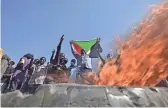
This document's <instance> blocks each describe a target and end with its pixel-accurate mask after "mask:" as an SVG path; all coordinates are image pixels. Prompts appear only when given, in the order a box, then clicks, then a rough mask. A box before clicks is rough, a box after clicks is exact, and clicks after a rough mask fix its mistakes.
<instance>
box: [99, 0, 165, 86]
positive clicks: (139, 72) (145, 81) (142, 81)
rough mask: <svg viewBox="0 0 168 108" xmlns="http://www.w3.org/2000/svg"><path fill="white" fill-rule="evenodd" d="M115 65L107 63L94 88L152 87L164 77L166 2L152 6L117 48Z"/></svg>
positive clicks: (110, 62)
mask: <svg viewBox="0 0 168 108" xmlns="http://www.w3.org/2000/svg"><path fill="white" fill-rule="evenodd" d="M119 52H120V53H119V56H120V58H119V59H118V61H119V64H116V63H114V62H112V61H108V62H107V63H106V64H105V65H104V66H103V68H102V69H101V72H100V75H99V80H98V81H97V83H96V84H98V85H120V86H155V85H156V84H157V83H159V82H160V81H161V80H163V79H165V78H166V77H167V76H168V3H163V4H160V5H158V6H155V7H154V8H153V10H152V12H151V14H150V15H149V16H148V17H147V18H146V19H145V20H143V21H142V22H141V23H140V25H139V27H138V29H137V30H135V31H134V32H133V33H132V34H131V36H130V38H129V40H128V41H126V42H123V43H122V44H121V45H120V48H119Z"/></svg>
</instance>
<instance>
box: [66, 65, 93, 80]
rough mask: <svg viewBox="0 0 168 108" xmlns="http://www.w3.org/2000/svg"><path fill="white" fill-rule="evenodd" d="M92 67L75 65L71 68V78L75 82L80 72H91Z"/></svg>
mask: <svg viewBox="0 0 168 108" xmlns="http://www.w3.org/2000/svg"><path fill="white" fill-rule="evenodd" d="M91 71H92V69H87V68H81V67H75V68H72V69H71V75H70V77H69V79H70V80H71V81H73V82H75V80H76V77H77V75H78V74H79V73H81V72H91Z"/></svg>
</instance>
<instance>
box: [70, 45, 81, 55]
mask: <svg viewBox="0 0 168 108" xmlns="http://www.w3.org/2000/svg"><path fill="white" fill-rule="evenodd" d="M72 45H73V50H74V51H75V52H76V53H77V54H78V55H81V50H82V48H81V47H80V46H79V45H78V44H76V43H75V42H72Z"/></svg>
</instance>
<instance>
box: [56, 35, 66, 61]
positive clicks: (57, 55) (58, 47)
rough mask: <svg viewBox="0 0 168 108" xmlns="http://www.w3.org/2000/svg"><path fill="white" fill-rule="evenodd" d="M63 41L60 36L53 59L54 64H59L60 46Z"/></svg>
mask: <svg viewBox="0 0 168 108" xmlns="http://www.w3.org/2000/svg"><path fill="white" fill-rule="evenodd" d="M63 40H64V35H62V36H61V38H60V42H59V44H58V46H57V52H56V55H55V58H54V61H55V63H54V64H59V56H60V53H61V45H62V42H63Z"/></svg>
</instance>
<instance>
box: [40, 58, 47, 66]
mask: <svg viewBox="0 0 168 108" xmlns="http://www.w3.org/2000/svg"><path fill="white" fill-rule="evenodd" d="M45 62H46V58H45V57H41V58H40V64H41V65H43V64H44V63H45Z"/></svg>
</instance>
